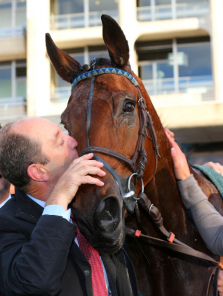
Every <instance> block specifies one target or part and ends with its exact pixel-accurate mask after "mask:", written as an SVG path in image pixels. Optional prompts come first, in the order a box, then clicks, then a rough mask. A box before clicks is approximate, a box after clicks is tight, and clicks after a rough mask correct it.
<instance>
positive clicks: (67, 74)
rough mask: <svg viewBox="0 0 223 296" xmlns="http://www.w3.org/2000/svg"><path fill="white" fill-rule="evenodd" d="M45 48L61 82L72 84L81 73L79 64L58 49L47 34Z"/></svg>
mask: <svg viewBox="0 0 223 296" xmlns="http://www.w3.org/2000/svg"><path fill="white" fill-rule="evenodd" d="M46 48H47V53H48V55H49V57H50V60H51V62H52V64H53V66H54V68H55V69H56V71H57V73H58V74H59V75H60V77H61V78H62V79H63V80H66V81H67V82H70V83H72V82H73V80H74V79H75V78H76V77H77V76H78V75H80V74H81V72H82V71H81V70H82V67H81V65H80V63H78V61H76V60H75V59H73V58H72V57H71V56H69V54H67V53H66V52H65V51H63V50H61V49H59V48H58V47H57V46H56V44H55V43H54V42H53V39H52V38H51V36H50V34H49V33H47V34H46Z"/></svg>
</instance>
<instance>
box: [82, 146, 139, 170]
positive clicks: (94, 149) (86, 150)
mask: <svg viewBox="0 0 223 296" xmlns="http://www.w3.org/2000/svg"><path fill="white" fill-rule="evenodd" d="M90 152H97V153H102V154H105V155H109V156H112V157H114V158H117V159H119V160H121V161H124V162H125V163H126V164H127V165H128V166H129V167H130V168H131V170H132V171H133V172H135V166H134V164H133V163H132V161H131V159H129V158H128V157H126V156H124V155H122V154H121V153H118V152H116V151H113V150H110V149H107V148H104V147H98V146H90V147H86V148H84V149H83V150H82V151H81V153H80V156H82V155H84V154H86V153H90Z"/></svg>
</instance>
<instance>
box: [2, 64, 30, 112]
mask: <svg viewBox="0 0 223 296" xmlns="http://www.w3.org/2000/svg"><path fill="white" fill-rule="evenodd" d="M25 114H26V61H22V60H21V61H12V62H7V63H0V117H9V116H22V115H25Z"/></svg>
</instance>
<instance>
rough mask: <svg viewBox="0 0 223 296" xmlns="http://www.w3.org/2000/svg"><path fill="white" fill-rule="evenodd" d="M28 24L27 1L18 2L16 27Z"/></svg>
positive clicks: (18, 0) (20, 0)
mask: <svg viewBox="0 0 223 296" xmlns="http://www.w3.org/2000/svg"><path fill="white" fill-rule="evenodd" d="M25 24H26V0H17V1H16V27H20V26H23V25H25Z"/></svg>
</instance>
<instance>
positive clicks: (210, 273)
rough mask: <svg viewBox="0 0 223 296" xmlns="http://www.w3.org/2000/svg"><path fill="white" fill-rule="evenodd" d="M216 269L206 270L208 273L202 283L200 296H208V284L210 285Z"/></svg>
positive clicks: (216, 267) (214, 267) (213, 267)
mask: <svg viewBox="0 0 223 296" xmlns="http://www.w3.org/2000/svg"><path fill="white" fill-rule="evenodd" d="M217 269H218V266H212V267H209V268H208V272H207V274H206V278H205V281H204V286H203V290H202V294H201V296H208V294H209V289H210V284H211V279H212V276H213V274H214V273H215V271H216V270H217Z"/></svg>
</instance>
